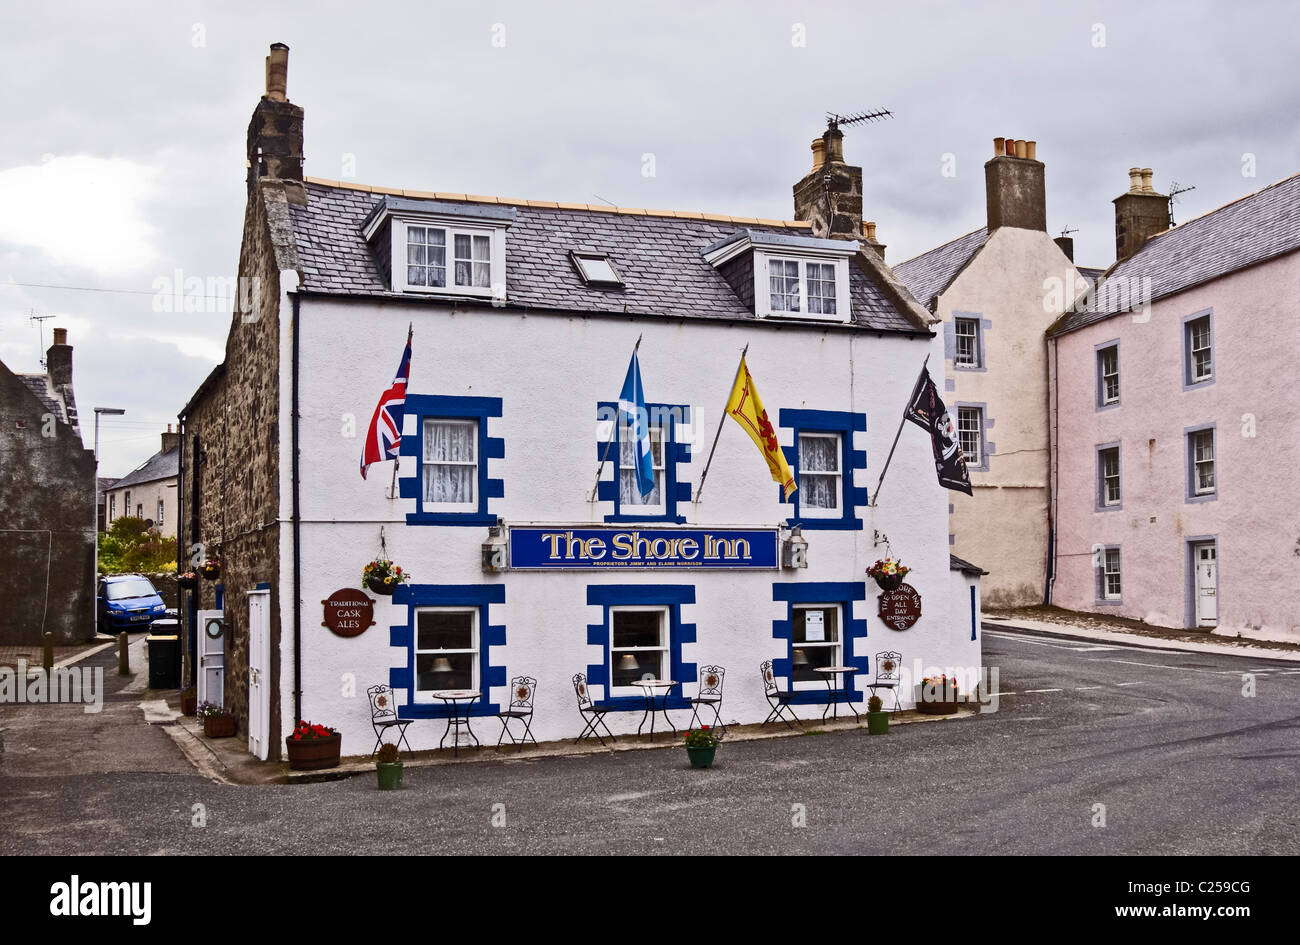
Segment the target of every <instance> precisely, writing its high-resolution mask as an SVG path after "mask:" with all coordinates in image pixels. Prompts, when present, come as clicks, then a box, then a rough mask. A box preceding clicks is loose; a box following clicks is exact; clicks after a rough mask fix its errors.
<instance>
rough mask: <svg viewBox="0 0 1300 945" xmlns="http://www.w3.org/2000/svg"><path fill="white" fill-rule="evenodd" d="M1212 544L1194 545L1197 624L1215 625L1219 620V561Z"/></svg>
mask: <svg viewBox="0 0 1300 945" xmlns="http://www.w3.org/2000/svg"><path fill="white" fill-rule="evenodd" d="M1217 559H1218V554H1217V551H1216V549H1215V547H1214V545H1212V544H1206V545H1194V546H1193V547H1192V560H1193V561H1194V562H1195V563H1196V625H1197V626H1198V627H1213V626H1215V625H1216V624H1218V622H1219V596H1218V595H1219V562H1218V560H1217Z"/></svg>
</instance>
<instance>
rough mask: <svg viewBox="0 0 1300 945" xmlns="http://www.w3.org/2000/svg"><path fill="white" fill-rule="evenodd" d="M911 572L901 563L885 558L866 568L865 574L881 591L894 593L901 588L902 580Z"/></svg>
mask: <svg viewBox="0 0 1300 945" xmlns="http://www.w3.org/2000/svg"><path fill="white" fill-rule="evenodd" d="M911 570H912V569H911V568H909V567H908V566H907V565H905V564H903V562H901V561H895V560H894V559H893V558H885V559H883V560H881V561H877V562H876V563H875V564H873V565H872V566H871V567H869V568H867V574H869V575H870V576H871V577H872V578H874V579H875V582H876V583H877V584H879V585H880V589H881V590H882V591H896V590H898V589H899V588H900V587H902V586H903V579H904V578H906V577H907V573H908V572H909V571H911Z"/></svg>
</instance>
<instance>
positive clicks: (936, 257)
mask: <svg viewBox="0 0 1300 945" xmlns="http://www.w3.org/2000/svg"><path fill="white" fill-rule="evenodd" d="M988 238H989V230H988V227H986V226H982V227H980V228H979V229H978V230H973V231H971V232H970V233H967V234H966V235H965V236H959V237H957V238H956V239H955V240H953V241H952V242H949V243H944V244H943V245H942V246H936V247H935V248H934V249H932V250H930V251H929V252H925V253H922V254H921V255H920V256H916V257H914V258H912V259H909V260H907V262H901V263H899V264H898V265H897V266H895V267H894V275H896V276H898V278H899V279H901V280H902V281H903V285H905V286H907V287H908V289H910V290H911V292H912V294H913V295H914V296H916V299H917V301H918V302H920V303H921V304H922V305H924V306H925V307H926V308H929V307H930V301H931V300H932V299H933V298H934V297H935V296H936V295H942V294H943V293H944V292H945V291H946V290H947V288H948V286H950V285H952V282H953V280H954V279H956V278H957V274H958V273H960V272H961V271H962V270H963V269H965V268H966V264H967V263H969V262H970V261H971V260H972V259H974V258H975V254H976V253H978V252H979V251H980V250H981V249H982V248H983V246H984V243H985V242H986V241H987V240H988Z"/></svg>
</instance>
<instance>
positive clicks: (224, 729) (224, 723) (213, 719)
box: [197, 702, 238, 738]
mask: <svg viewBox="0 0 1300 945" xmlns="http://www.w3.org/2000/svg"><path fill="white" fill-rule="evenodd" d="M197 712H198V716H199V718H201V719H202V720H203V734H204V735H206V736H208V738H229V737H230V736H232V735H234V734H235V731H236V730H237V728H238V723H237V722H236V720H235V713H233V712H231V711H230V710H229V709H225V708H222V707H221V706H219V705H217V704H216V703H215V702H205V703H203V704H202V705H200V706H199V707H198V709H197Z"/></svg>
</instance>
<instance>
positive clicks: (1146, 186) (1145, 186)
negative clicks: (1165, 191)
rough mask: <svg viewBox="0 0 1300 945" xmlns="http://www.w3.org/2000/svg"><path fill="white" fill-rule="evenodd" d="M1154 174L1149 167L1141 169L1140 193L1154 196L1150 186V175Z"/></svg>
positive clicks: (1153, 189) (1152, 188)
mask: <svg viewBox="0 0 1300 945" xmlns="http://www.w3.org/2000/svg"><path fill="white" fill-rule="evenodd" d="M1154 173H1155V172H1154V171H1153V170H1151V168H1149V167H1144V168H1142V193H1144V194H1154V193H1155V192H1156V191H1155V188H1154V187H1152V186H1151V175H1152V174H1154Z"/></svg>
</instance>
